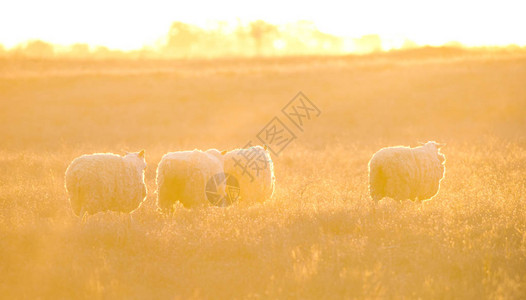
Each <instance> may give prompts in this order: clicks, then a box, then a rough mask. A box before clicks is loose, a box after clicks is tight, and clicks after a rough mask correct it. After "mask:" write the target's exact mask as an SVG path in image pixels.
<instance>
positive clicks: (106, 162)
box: [65, 150, 146, 217]
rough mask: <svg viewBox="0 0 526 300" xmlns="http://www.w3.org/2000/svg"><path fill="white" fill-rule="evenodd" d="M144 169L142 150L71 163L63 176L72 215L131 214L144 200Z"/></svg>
mask: <svg viewBox="0 0 526 300" xmlns="http://www.w3.org/2000/svg"><path fill="white" fill-rule="evenodd" d="M145 168H146V161H145V160H144V150H142V151H140V152H136V153H128V154H126V156H120V155H116V154H111V153H96V154H91V155H82V156H80V157H78V158H76V159H74V160H73V161H72V162H71V164H70V165H69V166H68V168H67V170H66V175H65V177H66V178H65V182H66V183H65V185H66V190H67V192H68V195H69V200H70V203H71V207H72V209H73V212H74V213H75V214H76V215H77V216H79V217H84V216H85V214H88V215H93V214H95V213H98V212H104V211H117V212H123V213H130V212H132V211H134V210H135V209H137V208H138V207H139V206H140V205H141V203H142V202H143V201H144V199H145V198H146V185H145V184H144V169H145Z"/></svg>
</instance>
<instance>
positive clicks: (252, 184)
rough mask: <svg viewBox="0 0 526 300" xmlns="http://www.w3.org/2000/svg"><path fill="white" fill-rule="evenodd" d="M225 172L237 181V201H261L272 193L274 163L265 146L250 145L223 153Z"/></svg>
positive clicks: (274, 179)
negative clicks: (238, 189)
mask: <svg viewBox="0 0 526 300" xmlns="http://www.w3.org/2000/svg"><path fill="white" fill-rule="evenodd" d="M224 170H225V173H226V174H228V175H231V176H234V177H235V178H236V179H237V181H238V183H239V188H240V191H239V201H240V202H243V203H254V202H263V201H265V200H267V199H270V198H271V197H272V195H273V193H274V186H275V181H276V178H275V176H274V164H273V162H272V159H271V157H270V153H269V152H268V150H267V147H266V146H265V147H262V146H252V147H249V148H246V149H235V150H232V151H229V152H227V153H226V154H224Z"/></svg>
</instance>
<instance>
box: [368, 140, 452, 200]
mask: <svg viewBox="0 0 526 300" xmlns="http://www.w3.org/2000/svg"><path fill="white" fill-rule="evenodd" d="M442 146H444V145H443V144H439V143H436V142H432V141H431V142H427V143H426V144H424V145H423V146H420V147H416V148H409V147H402V146H400V147H388V148H383V149H381V150H380V151H378V152H376V153H375V154H374V155H373V157H372V158H371V160H370V161H369V191H370V193H371V198H373V200H375V201H379V200H381V199H382V198H383V197H391V198H393V199H395V200H405V199H410V200H415V199H416V200H420V201H422V200H426V199H431V198H432V197H433V196H435V195H436V194H437V193H438V190H439V188H440V181H441V180H442V178H443V177H444V172H445V166H444V163H445V160H446V158H445V156H444V155H443V154H442V153H440V147H442Z"/></svg>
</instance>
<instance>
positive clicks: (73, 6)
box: [0, 0, 526, 50]
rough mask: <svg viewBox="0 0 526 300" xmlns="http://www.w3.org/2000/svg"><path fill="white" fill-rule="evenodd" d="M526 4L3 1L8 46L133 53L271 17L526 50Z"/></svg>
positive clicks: (334, 29)
mask: <svg viewBox="0 0 526 300" xmlns="http://www.w3.org/2000/svg"><path fill="white" fill-rule="evenodd" d="M525 8H526V4H523V3H521V1H512V0H502V1H481V0H479V1H474V0H467V1H459V0H445V1H412V0H402V1H380V0H376V1H361V2H356V1H341V2H340V1H333V0H324V1H311V2H307V1H283V0H266V1H257V2H249V1H237V0H223V1H160V0H152V1H141V2H139V1H125V0H115V1H103V0H92V1H64V0H48V1H28V0H17V1H2V2H1V4H0V43H1V44H3V45H4V46H6V47H8V48H10V47H13V46H15V45H16V44H18V43H21V42H24V41H27V40H29V39H41V40H44V41H47V42H51V43H55V44H62V45H69V44H73V43H88V44H90V45H92V46H95V45H103V46H107V47H109V48H113V49H121V50H132V49H139V48H141V47H143V46H145V45H154V44H155V43H156V42H159V41H160V39H162V38H163V36H165V34H166V33H167V32H168V29H169V27H170V24H171V23H172V22H173V21H176V20H177V21H182V22H186V23H191V24H195V25H199V26H201V27H205V28H207V27H211V26H213V24H214V22H216V21H220V20H221V21H228V22H229V23H230V24H232V26H236V25H237V24H238V22H241V23H242V24H244V23H248V22H250V21H252V20H257V19H263V20H265V21H267V22H270V23H274V24H286V23H291V22H295V21H298V20H308V21H313V22H314V23H315V24H316V26H317V28H318V29H319V30H320V31H322V32H326V33H330V34H333V35H338V36H342V37H353V38H356V37H360V36H362V35H366V34H378V35H380V36H381V37H382V39H385V40H386V41H388V42H389V41H392V42H393V43H394V44H396V43H401V41H403V39H405V38H408V39H411V40H413V41H415V42H416V43H417V44H420V45H424V44H430V45H441V44H444V43H447V42H451V41H458V42H461V43H462V44H464V45H467V46H481V45H508V44H517V45H520V46H525V45H526V33H525V29H526V17H524V11H525Z"/></svg>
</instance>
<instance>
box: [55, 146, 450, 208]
mask: <svg viewBox="0 0 526 300" xmlns="http://www.w3.org/2000/svg"><path fill="white" fill-rule="evenodd" d="M442 146H443V145H442V144H439V143H436V142H427V143H425V144H424V145H422V146H419V147H416V148H409V147H402V146H399V147H388V148H383V149H381V150H379V151H378V152H376V153H375V154H374V155H373V157H372V158H371V160H370V161H369V190H370V193H371V198H372V199H373V200H375V201H379V200H381V199H382V198H384V197H390V198H392V199H395V200H400V201H401V200H406V199H411V200H419V201H422V200H426V199H431V198H432V197H433V196H435V195H436V194H437V193H438V190H439V187H440V181H441V180H442V178H443V177H444V174H445V166H444V163H445V156H444V155H443V154H442V153H440V148H441V147H442ZM145 168H146V161H145V157H144V150H143V151H140V152H135V153H128V154H126V155H125V156H119V155H116V154H104V153H98V154H91V155H82V156H80V157H78V158H76V159H75V160H73V162H71V164H70V165H69V166H68V168H67V170H66V176H65V185H66V190H67V192H68V195H69V200H70V202H71V207H72V209H73V212H74V213H75V214H76V215H77V216H80V217H84V216H86V215H93V214H95V213H98V212H104V211H117V212H124V213H131V212H132V211H134V210H135V209H137V208H138V207H139V206H140V205H141V203H142V202H143V201H144V200H145V199H146V195H147V189H146V184H145V182H144V170H145ZM227 176H232V177H233V178H234V179H235V181H236V186H229V185H228V183H227ZM156 179H157V180H156V181H157V192H156V193H157V206H158V207H159V208H160V209H161V211H163V212H169V211H171V210H172V209H173V207H174V204H175V203H176V202H177V201H179V202H180V203H182V205H183V206H185V207H204V206H210V205H217V206H227V205H229V204H231V203H232V202H234V201H240V202H244V203H251V202H262V201H265V200H266V199H270V198H271V197H272V194H273V193H274V186H275V177H274V165H273V162H272V159H271V157H270V153H269V151H268V150H267V149H266V147H262V146H253V147H249V148H246V149H235V150H232V151H229V152H227V151H222V152H221V151H218V150H216V149H210V150H207V151H200V150H193V151H179V152H171V153H167V154H165V155H164V156H163V158H162V159H161V162H160V163H159V165H158V167H157V178H156ZM212 179H213V181H211V180H212ZM209 182H213V184H212V185H213V190H212V191H210V190H207V189H208V186H207V183H209ZM233 190H234V191H233ZM232 192H236V193H235V196H233V194H232ZM212 198H213V199H221V200H217V201H218V202H215V201H216V200H214V201H212V200H211V199H212ZM225 199H227V200H228V201H227V200H225Z"/></svg>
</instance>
